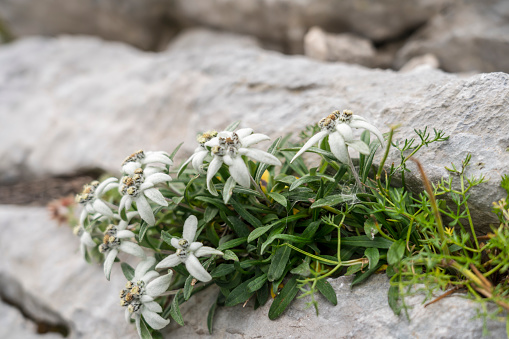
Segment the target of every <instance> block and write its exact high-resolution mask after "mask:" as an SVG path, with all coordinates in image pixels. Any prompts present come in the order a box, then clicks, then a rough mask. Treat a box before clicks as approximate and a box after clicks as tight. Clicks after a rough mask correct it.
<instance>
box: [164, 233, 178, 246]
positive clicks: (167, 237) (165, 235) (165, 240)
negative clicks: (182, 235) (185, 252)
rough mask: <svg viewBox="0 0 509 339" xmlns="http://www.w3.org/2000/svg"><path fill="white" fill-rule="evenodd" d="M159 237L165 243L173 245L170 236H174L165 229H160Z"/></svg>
mask: <svg viewBox="0 0 509 339" xmlns="http://www.w3.org/2000/svg"><path fill="white" fill-rule="evenodd" d="M161 238H162V239H163V241H164V242H165V243H167V244H168V245H170V246H172V247H173V245H172V244H171V238H175V237H174V236H172V235H171V234H170V233H168V232H166V231H161Z"/></svg>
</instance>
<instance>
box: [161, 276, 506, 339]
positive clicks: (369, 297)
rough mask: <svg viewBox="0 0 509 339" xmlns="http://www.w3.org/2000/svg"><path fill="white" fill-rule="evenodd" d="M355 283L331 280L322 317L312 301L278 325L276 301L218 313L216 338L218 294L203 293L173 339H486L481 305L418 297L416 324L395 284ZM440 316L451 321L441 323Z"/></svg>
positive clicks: (493, 332)
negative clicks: (392, 291) (395, 307)
mask: <svg viewBox="0 0 509 339" xmlns="http://www.w3.org/2000/svg"><path fill="white" fill-rule="evenodd" d="M351 281H352V279H351V277H340V278H337V279H329V282H330V284H331V286H332V287H333V288H334V291H335V292H336V295H337V299H338V305H337V306H333V305H332V304H330V303H329V302H328V301H327V300H325V298H323V297H321V296H320V295H319V294H317V295H316V297H317V301H318V303H319V312H320V313H319V316H316V312H315V309H314V308H313V307H308V306H307V302H309V301H310V300H309V299H306V298H303V299H295V300H294V301H293V302H292V304H291V305H290V307H289V308H288V309H287V310H286V311H285V313H283V315H282V316H281V317H280V318H278V319H276V320H275V321H271V320H269V318H268V317H267V314H268V311H269V308H270V305H271V299H269V301H268V302H267V304H266V305H265V306H263V307H260V308H258V309H257V310H254V311H253V310H252V302H249V303H248V304H247V306H246V307H243V306H242V305H238V306H234V307H223V308H218V310H217V311H216V312H217V313H216V316H215V318H214V325H213V335H209V333H208V329H207V312H206V310H207V309H208V307H210V305H212V303H213V302H214V301H215V298H216V295H217V293H218V291H217V290H214V291H213V292H212V291H207V292H201V293H200V294H198V295H196V296H193V298H192V299H190V300H189V301H188V302H187V303H185V304H184V305H182V306H181V311H182V315H183V317H184V321H185V322H186V326H184V327H178V325H175V324H172V325H170V329H169V330H168V331H165V334H166V335H167V336H168V337H178V338H311V337H314V338H391V339H392V338H401V339H403V338H442V339H446V338H451V339H452V338H472V339H476V338H481V337H482V331H483V321H482V320H481V319H475V318H476V316H477V310H478V308H477V307H478V305H477V304H476V303H474V302H473V301H470V300H467V299H464V298H462V297H461V296H452V297H449V298H445V299H443V300H441V301H440V302H437V303H434V304H432V305H430V306H428V307H424V305H423V297H422V296H421V295H416V296H413V297H409V298H408V299H407V300H406V301H407V302H408V303H409V305H410V306H411V307H412V308H411V309H410V310H409V316H410V321H408V320H407V318H406V317H405V316H403V315H402V316H399V317H398V316H396V315H394V313H393V312H392V310H391V309H390V307H389V304H388V302H387V291H388V289H389V286H390V285H389V281H388V279H387V277H386V276H385V275H383V274H381V275H375V276H373V277H372V278H371V279H370V280H368V281H367V282H366V283H364V284H363V285H360V286H358V287H354V288H353V289H351V288H350V284H351ZM437 315H447V316H441V317H438V316H437ZM487 325H488V329H489V331H490V335H488V336H486V337H484V338H503V337H505V324H504V323H503V322H497V321H489V322H488V323H487Z"/></svg>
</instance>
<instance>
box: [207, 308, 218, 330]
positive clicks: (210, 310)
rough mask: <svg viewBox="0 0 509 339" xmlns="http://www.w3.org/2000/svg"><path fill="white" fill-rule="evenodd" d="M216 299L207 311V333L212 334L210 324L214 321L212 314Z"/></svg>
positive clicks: (214, 309)
mask: <svg viewBox="0 0 509 339" xmlns="http://www.w3.org/2000/svg"><path fill="white" fill-rule="evenodd" d="M216 308H217V301H214V303H213V304H212V306H210V309H209V313H208V314H207V328H208V329H209V333H210V334H212V324H213V322H214V315H215V314H216Z"/></svg>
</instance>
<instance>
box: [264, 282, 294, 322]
mask: <svg viewBox="0 0 509 339" xmlns="http://www.w3.org/2000/svg"><path fill="white" fill-rule="evenodd" d="M298 292H299V289H298V288H297V276H295V275H294V276H293V277H292V278H291V279H290V280H288V282H287V283H286V285H285V286H284V287H283V289H282V290H281V292H280V293H279V294H278V295H277V296H276V298H274V302H273V303H272V305H271V306H270V309H269V319H270V320H275V319H277V318H278V317H279V316H280V315H281V314H282V313H283V312H284V310H285V309H286V308H287V307H288V305H290V303H291V302H292V300H293V299H294V298H295V296H296V295H297V293H298Z"/></svg>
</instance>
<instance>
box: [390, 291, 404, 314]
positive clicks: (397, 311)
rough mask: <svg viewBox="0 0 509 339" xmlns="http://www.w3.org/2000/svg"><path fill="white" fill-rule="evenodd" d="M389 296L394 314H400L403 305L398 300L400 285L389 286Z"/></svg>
mask: <svg viewBox="0 0 509 339" xmlns="http://www.w3.org/2000/svg"><path fill="white" fill-rule="evenodd" d="M387 298H388V302H389V306H390V307H391V309H392V311H393V312H394V314H395V315H399V314H400V313H401V306H400V305H399V303H398V300H399V289H398V286H391V287H389V293H388V296H387Z"/></svg>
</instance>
